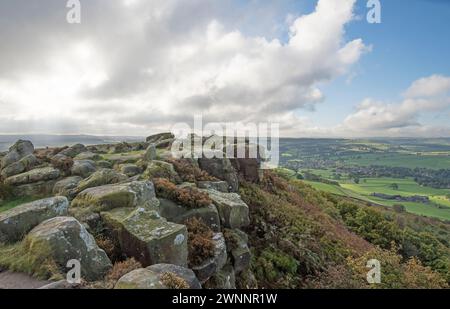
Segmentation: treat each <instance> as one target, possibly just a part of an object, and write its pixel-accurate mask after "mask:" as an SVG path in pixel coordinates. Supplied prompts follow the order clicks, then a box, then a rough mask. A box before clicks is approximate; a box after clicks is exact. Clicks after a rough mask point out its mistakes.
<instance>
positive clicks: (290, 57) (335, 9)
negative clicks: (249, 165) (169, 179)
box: [0, 0, 450, 137]
mask: <svg viewBox="0 0 450 309" xmlns="http://www.w3.org/2000/svg"><path fill="white" fill-rule="evenodd" d="M80 2H81V23H79V24H69V23H68V22H67V20H66V15H67V13H68V12H69V10H70V9H69V8H67V7H66V1H65V0H1V1H0V42H1V45H0V134H12V133H14V134H30V133H36V134H37V133H45V134H94V135H137V136H145V135H149V134H151V133H154V132H161V131H167V130H168V129H170V128H171V126H172V125H174V124H176V123H180V122H182V123H188V124H191V123H192V121H193V117H194V116H199V115H201V116H203V122H204V123H211V122H220V123H224V122H242V123H244V124H246V123H256V124H259V123H265V122H272V123H279V124H280V130H281V135H282V136H285V137H390V136H392V137H401V136H404V137H450V121H449V119H450V61H448V55H450V35H449V34H448V29H450V1H446V0H408V1H406V0H381V1H380V2H381V23H380V24H369V23H368V22H367V19H366V15H367V13H368V11H369V9H368V8H367V7H366V5H367V2H368V0H317V1H316V0H277V1H269V0H111V1H104V0H89V1H86V0H84V1H83V0H81V1H80Z"/></svg>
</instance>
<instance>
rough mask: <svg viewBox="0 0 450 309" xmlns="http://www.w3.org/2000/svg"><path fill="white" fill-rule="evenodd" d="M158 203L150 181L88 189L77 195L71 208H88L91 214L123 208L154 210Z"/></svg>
mask: <svg viewBox="0 0 450 309" xmlns="http://www.w3.org/2000/svg"><path fill="white" fill-rule="evenodd" d="M158 205H159V201H158V199H157V198H156V195H155V188H154V186H153V183H152V182H150V181H133V182H130V183H122V184H114V185H106V186H100V187H94V188H89V189H86V190H84V191H83V192H81V193H80V194H78V195H77V197H76V198H75V199H74V200H73V201H72V205H71V207H72V208H77V207H80V208H89V210H90V211H92V212H101V211H106V210H111V209H114V208H123V207H132V208H135V207H148V208H155V207H157V206H158Z"/></svg>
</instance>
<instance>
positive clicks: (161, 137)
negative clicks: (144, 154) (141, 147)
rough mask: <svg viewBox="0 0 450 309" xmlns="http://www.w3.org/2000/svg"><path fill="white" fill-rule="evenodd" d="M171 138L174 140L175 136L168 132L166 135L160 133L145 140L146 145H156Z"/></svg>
mask: <svg viewBox="0 0 450 309" xmlns="http://www.w3.org/2000/svg"><path fill="white" fill-rule="evenodd" d="M173 138H175V135H173V134H172V133H170V132H168V133H160V134H155V135H151V136H149V137H147V139H146V140H147V143H150V144H156V143H158V142H161V141H164V140H168V139H173Z"/></svg>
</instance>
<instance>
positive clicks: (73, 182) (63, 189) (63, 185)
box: [53, 176, 83, 199]
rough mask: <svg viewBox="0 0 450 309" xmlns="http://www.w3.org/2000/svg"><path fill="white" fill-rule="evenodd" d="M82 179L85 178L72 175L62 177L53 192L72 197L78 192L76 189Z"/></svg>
mask: <svg viewBox="0 0 450 309" xmlns="http://www.w3.org/2000/svg"><path fill="white" fill-rule="evenodd" d="M82 180H83V178H81V177H79V176H72V177H67V178H64V179H61V180H60V181H58V182H57V183H55V186H54V187H53V194H55V195H62V196H65V197H68V198H71V199H72V198H73V197H74V195H75V194H76V190H75V189H76V188H77V186H78V184H79V183H80V181H82Z"/></svg>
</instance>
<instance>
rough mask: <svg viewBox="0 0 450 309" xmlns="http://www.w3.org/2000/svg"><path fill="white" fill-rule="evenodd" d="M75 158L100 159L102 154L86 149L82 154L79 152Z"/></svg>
mask: <svg viewBox="0 0 450 309" xmlns="http://www.w3.org/2000/svg"><path fill="white" fill-rule="evenodd" d="M74 159H75V160H92V161H95V160H98V159H100V156H99V155H98V154H96V153H93V152H90V151H86V152H82V153H80V154H78V155H77V156H76V157H75V158H74Z"/></svg>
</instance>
